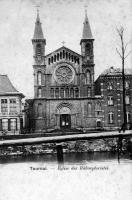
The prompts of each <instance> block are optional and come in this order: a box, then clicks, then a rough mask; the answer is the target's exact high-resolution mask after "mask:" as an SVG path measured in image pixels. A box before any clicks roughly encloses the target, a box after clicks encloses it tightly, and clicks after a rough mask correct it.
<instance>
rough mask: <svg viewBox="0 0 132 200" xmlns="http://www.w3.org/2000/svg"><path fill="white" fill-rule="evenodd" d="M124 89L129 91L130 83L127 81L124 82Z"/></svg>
mask: <svg viewBox="0 0 132 200" xmlns="http://www.w3.org/2000/svg"><path fill="white" fill-rule="evenodd" d="M125 88H126V89H129V88H130V83H129V82H128V81H126V82H125Z"/></svg>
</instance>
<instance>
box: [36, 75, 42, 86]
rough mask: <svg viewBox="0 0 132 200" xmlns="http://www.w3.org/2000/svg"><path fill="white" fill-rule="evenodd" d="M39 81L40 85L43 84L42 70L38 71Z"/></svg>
mask: <svg viewBox="0 0 132 200" xmlns="http://www.w3.org/2000/svg"><path fill="white" fill-rule="evenodd" d="M37 83H38V85H41V84H42V73H41V72H38V74H37Z"/></svg>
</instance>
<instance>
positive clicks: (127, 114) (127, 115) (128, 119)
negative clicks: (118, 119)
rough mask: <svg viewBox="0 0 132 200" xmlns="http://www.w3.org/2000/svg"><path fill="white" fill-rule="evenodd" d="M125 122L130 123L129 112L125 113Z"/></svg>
mask: <svg viewBox="0 0 132 200" xmlns="http://www.w3.org/2000/svg"><path fill="white" fill-rule="evenodd" d="M126 120H127V123H130V120H131V115H130V113H129V112H126Z"/></svg>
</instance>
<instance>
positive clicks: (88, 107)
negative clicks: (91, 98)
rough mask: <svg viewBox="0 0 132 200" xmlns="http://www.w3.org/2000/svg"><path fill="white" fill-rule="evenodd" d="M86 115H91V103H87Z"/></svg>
mask: <svg viewBox="0 0 132 200" xmlns="http://www.w3.org/2000/svg"><path fill="white" fill-rule="evenodd" d="M87 113H88V115H91V114H92V103H91V102H88V106H87Z"/></svg>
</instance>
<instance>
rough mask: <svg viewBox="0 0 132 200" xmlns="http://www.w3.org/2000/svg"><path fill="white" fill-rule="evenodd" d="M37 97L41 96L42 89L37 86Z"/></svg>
mask: <svg viewBox="0 0 132 200" xmlns="http://www.w3.org/2000/svg"><path fill="white" fill-rule="evenodd" d="M38 97H39V98H40V97H42V89H41V88H38Z"/></svg>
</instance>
